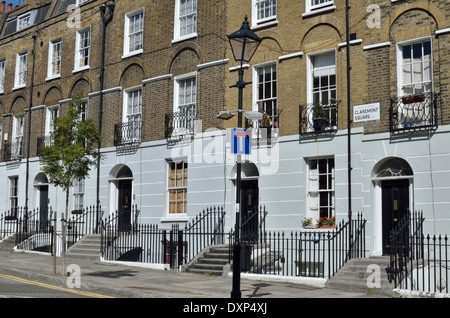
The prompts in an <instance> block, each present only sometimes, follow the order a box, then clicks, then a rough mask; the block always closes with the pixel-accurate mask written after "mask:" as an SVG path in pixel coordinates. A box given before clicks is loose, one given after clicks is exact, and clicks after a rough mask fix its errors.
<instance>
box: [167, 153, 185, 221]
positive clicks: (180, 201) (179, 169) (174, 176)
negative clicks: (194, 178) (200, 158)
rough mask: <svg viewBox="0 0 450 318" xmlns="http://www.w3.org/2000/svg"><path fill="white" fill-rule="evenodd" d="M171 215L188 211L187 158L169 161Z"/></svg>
mask: <svg viewBox="0 0 450 318" xmlns="http://www.w3.org/2000/svg"><path fill="white" fill-rule="evenodd" d="M168 168H169V173H168V184H167V191H168V200H169V215H170V214H172V215H175V214H186V213H187V181H188V164H187V162H186V161H185V160H179V161H178V160H177V161H169V162H168Z"/></svg>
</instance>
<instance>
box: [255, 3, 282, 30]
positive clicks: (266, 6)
mask: <svg viewBox="0 0 450 318" xmlns="http://www.w3.org/2000/svg"><path fill="white" fill-rule="evenodd" d="M252 1H253V11H252V17H253V19H252V21H253V25H257V24H262V23H265V22H268V21H273V20H275V19H276V17H277V0H252Z"/></svg>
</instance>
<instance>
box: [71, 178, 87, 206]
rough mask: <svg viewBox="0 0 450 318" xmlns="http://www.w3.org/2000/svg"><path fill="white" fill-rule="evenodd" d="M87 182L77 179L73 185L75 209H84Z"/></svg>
mask: <svg viewBox="0 0 450 318" xmlns="http://www.w3.org/2000/svg"><path fill="white" fill-rule="evenodd" d="M84 191H85V180H84V179H77V180H75V181H74V183H73V209H74V210H83V209H84Z"/></svg>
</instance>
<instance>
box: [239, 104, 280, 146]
mask: <svg viewBox="0 0 450 318" xmlns="http://www.w3.org/2000/svg"><path fill="white" fill-rule="evenodd" d="M258 111H259V112H260V113H262V114H263V118H262V120H261V121H256V120H255V121H253V120H249V119H247V118H246V119H245V128H252V141H255V142H256V143H264V141H267V142H269V141H271V140H276V139H277V138H278V137H279V128H280V114H281V110H279V109H278V107H277V104H276V101H273V100H272V101H263V102H259V103H258Z"/></svg>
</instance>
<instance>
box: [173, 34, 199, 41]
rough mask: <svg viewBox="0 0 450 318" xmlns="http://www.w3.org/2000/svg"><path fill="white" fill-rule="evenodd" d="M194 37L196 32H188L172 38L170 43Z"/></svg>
mask: <svg viewBox="0 0 450 318" xmlns="http://www.w3.org/2000/svg"><path fill="white" fill-rule="evenodd" d="M196 37H197V33H191V34H188V35H184V36H179V37H176V38H174V39H173V40H172V43H178V42H183V41H186V40H190V39H194V38H196Z"/></svg>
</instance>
